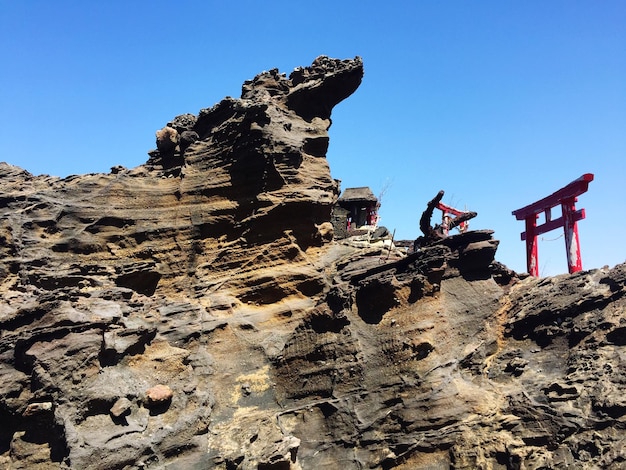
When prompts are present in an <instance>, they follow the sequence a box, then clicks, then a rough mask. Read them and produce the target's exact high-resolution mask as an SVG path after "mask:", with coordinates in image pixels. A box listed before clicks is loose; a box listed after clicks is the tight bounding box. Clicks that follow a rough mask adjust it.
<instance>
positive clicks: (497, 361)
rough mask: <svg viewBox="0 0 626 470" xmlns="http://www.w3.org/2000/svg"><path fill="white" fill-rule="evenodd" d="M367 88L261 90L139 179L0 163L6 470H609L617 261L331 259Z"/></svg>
mask: <svg viewBox="0 0 626 470" xmlns="http://www.w3.org/2000/svg"><path fill="white" fill-rule="evenodd" d="M362 73H363V69H362V64H361V61H360V59H358V58H357V59H354V60H345V61H340V60H334V59H329V58H326V57H321V58H318V59H316V60H315V62H314V63H313V64H312V66H311V67H305V68H301V69H296V70H295V71H294V72H293V73H292V74H291V75H290V76H289V77H286V76H284V75H282V74H280V73H279V72H278V71H277V70H271V71H269V72H264V73H262V74H260V75H258V76H257V77H255V79H253V80H251V81H249V82H246V83H245V84H244V86H243V91H242V98H241V99H238V100H236V99H231V98H227V99H225V100H224V101H222V102H220V103H219V104H217V105H216V106H214V107H213V108H210V109H205V110H201V111H200V113H199V114H198V116H194V115H182V116H178V117H177V118H175V119H173V120H172V121H171V122H169V123H167V124H166V126H164V129H165V131H163V132H160V133H159V141H158V142H157V146H158V149H157V150H155V151H152V152H150V158H149V160H148V163H147V164H146V165H143V166H140V167H138V168H135V169H132V170H127V169H125V168H123V167H114V168H113V169H112V172H111V174H108V175H103V174H99V175H84V176H73V177H68V178H64V179H58V178H52V177H49V176H39V177H35V176H33V175H31V174H29V173H28V172H26V171H24V170H21V169H19V168H16V167H14V166H10V165H7V164H0V292H1V299H0V423H2V426H0V466H2V467H3V468H5V467H6V468H14V469H21V468H23V469H26V468H28V469H32V468H35V469H37V468H41V469H43V468H46V469H48V468H77V469H78V468H80V469H82V468H89V469H133V468H155V469H156V468H222V469H236V468H241V469H252V468H254V469H289V468H291V469H298V468H301V469H309V468H316V469H319V468H328V469H335V468H338V467H342V468H355V469H356V468H378V469H391V468H395V469H434V468H457V469H461V468H464V469H474V468H494V469H496V468H511V469H513V468H566V467H568V466H569V467H570V468H619V467H620V466H623V465H624V462H625V459H626V453H625V452H624V449H625V448H626V433H625V432H624V423H625V419H626V402H625V401H624V396H626V394H625V393H624V391H625V384H624V379H623V370H624V347H625V346H626V340H625V339H624V338H625V335H626V327H625V323H626V317H625V314H624V312H625V311H626V310H625V302H626V300H625V297H624V293H625V292H626V287H625V283H626V268H625V266H624V265H621V266H617V267H615V268H613V269H608V268H606V269H602V270H593V271H586V272H581V273H577V274H575V275H571V276H570V275H564V276H559V277H555V278H548V279H533V278H526V279H522V278H521V277H520V276H517V275H516V274H515V273H514V272H512V271H510V270H508V269H507V268H506V267H504V266H503V265H501V264H499V263H497V262H495V261H493V259H494V254H495V250H496V248H497V241H495V240H493V239H492V237H491V235H492V233H491V231H474V232H466V233H463V234H461V235H456V236H451V237H447V238H444V239H441V240H437V241H436V242H434V243H429V244H427V245H424V246H423V247H422V248H421V249H420V250H419V251H417V252H415V253H413V254H411V255H409V256H406V257H404V256H400V255H399V254H398V253H395V252H392V251H390V250H388V249H387V248H385V249H382V248H376V247H366V248H357V247H355V246H350V245H348V244H343V243H341V242H337V241H333V240H332V226H331V225H330V224H329V222H330V220H331V210H332V207H333V204H334V203H335V201H336V198H337V185H336V182H335V180H333V179H332V178H331V176H330V171H329V168H328V164H327V162H326V159H325V158H324V157H325V153H326V149H327V147H328V134H327V130H328V127H329V126H330V113H331V110H332V107H333V106H334V105H335V104H337V103H338V102H339V101H341V100H342V99H344V98H346V97H347V96H349V95H350V94H351V93H352V92H353V91H354V90H355V89H356V88H357V87H358V85H359V83H360V80H361V77H362Z"/></svg>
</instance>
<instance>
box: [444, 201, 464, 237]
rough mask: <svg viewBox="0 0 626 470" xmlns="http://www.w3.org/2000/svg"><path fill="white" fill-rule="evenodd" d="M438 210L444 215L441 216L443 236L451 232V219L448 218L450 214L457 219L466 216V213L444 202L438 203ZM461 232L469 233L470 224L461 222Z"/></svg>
mask: <svg viewBox="0 0 626 470" xmlns="http://www.w3.org/2000/svg"><path fill="white" fill-rule="evenodd" d="M437 209H439V210H440V211H441V212H442V214H441V226H442V230H443V234H444V235H448V232H449V227H450V226H449V223H450V217H449V216H448V214H452V215H454V216H455V217H458V216H460V215H463V214H465V213H466V212H463V211H460V210H458V209H455V208H454V207H451V206H448V205H447V204H444V203H443V202H441V201H439V202H438V203H437ZM446 217H448V220H446ZM458 228H459V232H461V233H464V232H467V229H468V228H469V222H467V221H465V222H461V223H460V224H459V227H458Z"/></svg>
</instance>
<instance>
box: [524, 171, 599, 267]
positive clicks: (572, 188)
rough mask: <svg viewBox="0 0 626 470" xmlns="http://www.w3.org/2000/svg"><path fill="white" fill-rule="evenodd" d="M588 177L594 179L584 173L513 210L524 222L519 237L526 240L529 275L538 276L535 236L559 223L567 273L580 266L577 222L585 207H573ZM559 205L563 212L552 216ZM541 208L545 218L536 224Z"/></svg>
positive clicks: (589, 174)
mask: <svg viewBox="0 0 626 470" xmlns="http://www.w3.org/2000/svg"><path fill="white" fill-rule="evenodd" d="M591 181H593V174H592V173H585V174H584V175H582V176H581V177H580V178H578V179H577V180H574V181H572V182H571V183H570V184H568V185H567V186H565V187H563V188H561V189H559V190H558V191H557V192H555V193H553V194H551V195H549V196H548V197H544V198H543V199H541V200H540V201H537V202H534V203H532V204H530V205H528V206H526V207H522V208H521V209H517V210H515V211H513V215H514V216H515V218H516V219H517V220H524V221H525V223H526V231H525V232H523V233H522V240H526V264H527V267H528V273H529V274H531V275H532V276H539V262H538V250H537V236H538V235H541V234H542V233H546V232H549V231H550V230H554V229H555V228H559V227H563V230H564V232H565V250H566V253H567V267H568V270H569V272H570V274H571V273H575V272H577V271H580V270H582V268H583V264H582V260H581V257H580V243H579V240H578V226H577V224H576V222H577V221H579V220H582V219H584V218H585V209H580V210H576V201H577V200H578V199H577V196H580V195H581V194H583V193H585V192H586V191H587V189H588V187H589V183H590V182H591ZM558 205H560V206H561V214H562V215H561V217H559V218H558V219H554V220H552V216H551V210H552V208H553V207H556V206H558ZM542 212H543V213H545V218H546V221H545V223H543V224H542V225H539V226H537V219H538V218H539V214H541V213H542Z"/></svg>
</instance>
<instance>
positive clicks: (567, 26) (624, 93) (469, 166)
mask: <svg viewBox="0 0 626 470" xmlns="http://www.w3.org/2000/svg"><path fill="white" fill-rule="evenodd" d="M0 8H1V10H0V12H1V13H0V45H1V47H2V51H3V60H2V70H1V73H0V141H1V142H2V144H3V145H2V147H1V150H0V161H6V162H9V163H12V164H15V165H19V166H21V167H23V168H25V169H27V170H29V171H30V172H31V173H34V174H42V173H45V174H52V175H58V176H67V175H69V174H79V173H89V172H108V171H109V168H110V167H111V166H114V165H117V164H122V165H124V166H127V167H133V166H137V165H140V164H142V163H144V162H145V161H146V159H147V155H146V152H147V151H148V150H150V149H152V148H154V131H155V130H156V129H158V128H160V127H162V126H163V125H164V124H165V123H166V122H167V121H168V120H170V119H171V118H173V117H174V116H176V115H178V114H182V113H187V112H191V113H197V112H198V111H199V110H200V109H201V108H205V107H209V106H212V105H213V104H215V103H216V102H218V101H220V100H221V99H222V98H224V97H225V96H227V95H230V96H234V97H239V95H240V92H241V84H242V83H243V81H244V80H246V79H250V78H252V77H254V76H255V75H256V74H257V73H259V72H261V71H263V70H268V69H270V68H274V67H277V68H279V69H280V70H281V71H283V72H286V73H289V72H291V70H293V69H294V68H295V67H297V66H300V65H309V64H310V63H311V62H312V61H313V59H314V58H315V57H316V56H318V55H321V54H325V55H329V56H331V57H337V58H348V57H354V56H356V55H360V56H361V57H362V58H363V61H364V64H365V76H364V79H363V84H362V85H361V87H360V88H359V89H358V90H357V91H356V93H355V94H354V95H352V96H351V97H350V98H348V99H347V100H346V101H344V102H343V103H341V104H339V105H338V106H337V107H336V108H335V111H334V113H333V126H332V128H331V129H330V136H331V143H330V149H329V152H328V160H329V162H330V165H331V171H332V174H333V176H334V177H335V178H338V179H341V180H342V181H343V183H342V186H343V187H344V188H345V187H351V186H370V187H371V188H372V190H373V191H374V193H375V194H379V193H380V192H381V191H382V190H383V189H384V188H386V191H385V193H384V196H383V200H382V203H383V207H382V209H381V216H382V221H381V223H382V224H383V225H385V226H387V227H388V228H389V229H390V230H394V229H395V230H396V237H397V238H403V239H413V238H415V237H416V236H418V235H419V233H418V232H419V229H418V220H419V216H420V214H421V212H422V210H423V209H424V207H425V204H426V202H427V201H428V200H429V199H431V198H432V197H433V196H434V195H435V194H436V193H437V191H438V190H440V189H444V190H445V191H446V196H445V198H444V202H447V203H448V204H451V205H453V206H456V207H458V208H461V209H468V210H475V211H477V212H478V213H479V215H478V217H477V218H476V219H474V220H473V221H472V224H471V226H472V228H490V229H494V230H495V237H496V238H498V239H499V240H501V245H500V249H499V252H498V255H497V258H498V259H499V260H500V261H502V262H504V263H505V264H507V265H508V266H509V267H511V268H513V269H515V270H517V271H524V270H525V253H524V245H523V243H522V242H521V241H520V238H519V233H520V232H521V231H522V230H523V223H522V222H518V221H516V220H515V218H514V217H513V216H512V215H511V211H512V210H514V209H517V208H520V207H522V206H524V205H526V204H528V203H531V202H533V201H534V200H536V199H539V198H541V197H543V196H545V195H547V194H549V193H551V192H553V191H555V190H557V189H558V188H560V187H561V186H563V185H565V184H567V183H568V182H570V181H572V180H574V179H576V178H578V177H579V176H581V175H582V174H583V173H588V172H589V173H594V174H595V181H594V182H592V183H591V185H590V189H589V192H588V193H586V194H584V195H582V196H581V197H580V198H579V203H578V207H584V208H585V209H586V212H587V218H586V219H585V220H583V221H581V222H580V223H579V228H580V237H581V245H582V256H583V266H584V267H585V268H592V267H601V266H603V265H605V264H608V265H610V266H613V265H615V264H617V263H620V262H623V261H625V260H626V247H625V243H624V236H625V235H624V234H625V233H626V221H625V219H624V204H625V203H626V196H625V193H626V190H625V179H626V2H625V1H623V0H618V1H599V0H594V1H548V2H545V1H472V2H470V1H449V2H433V1H404V2H397V1H389V2H380V1H377V2H373V1H368V0H359V1H346V0H339V1H338V0H334V1H332V2H330V1H325V0H322V1H316V2H298V1H288V2H287V1H269V0H268V1H265V2H260V1H236V2H226V1H219V2H217V1H177V2H170V1H168V2H165V1H161V0H154V1H143V2H142V1H128V0H126V1H119V0H110V1H106V2H95V1H84V0H75V1H67V0H57V1H48V0H45V1H43V0H40V1H35V0H22V1H15V0H11V1H9V0H0ZM560 235H561V232H551V233H549V234H546V235H544V236H543V238H544V240H542V241H541V242H540V246H539V264H540V271H541V274H543V275H550V274H557V273H561V272H565V271H566V269H567V267H566V262H565V248H564V242H563V238H562V237H561V238H558V239H557V240H554V241H549V240H551V239H553V238H557V237H559V236H560Z"/></svg>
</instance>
